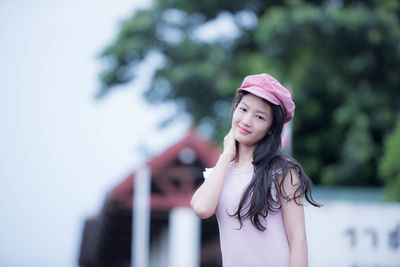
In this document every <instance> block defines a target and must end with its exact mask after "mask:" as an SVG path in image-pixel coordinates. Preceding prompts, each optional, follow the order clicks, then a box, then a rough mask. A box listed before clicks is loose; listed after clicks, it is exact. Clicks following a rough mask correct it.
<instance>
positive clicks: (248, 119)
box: [242, 112, 251, 125]
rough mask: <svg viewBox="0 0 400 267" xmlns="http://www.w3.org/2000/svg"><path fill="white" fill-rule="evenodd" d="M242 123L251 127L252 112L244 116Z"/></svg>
mask: <svg viewBox="0 0 400 267" xmlns="http://www.w3.org/2000/svg"><path fill="white" fill-rule="evenodd" d="M242 123H244V124H246V125H251V114H250V112H248V113H247V114H246V115H244V116H243V118H242Z"/></svg>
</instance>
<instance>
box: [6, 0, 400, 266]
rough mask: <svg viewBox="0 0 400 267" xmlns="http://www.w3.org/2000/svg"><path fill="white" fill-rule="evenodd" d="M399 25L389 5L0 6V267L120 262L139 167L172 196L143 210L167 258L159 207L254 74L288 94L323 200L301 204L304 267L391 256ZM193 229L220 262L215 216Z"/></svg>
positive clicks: (399, 119)
mask: <svg viewBox="0 0 400 267" xmlns="http://www.w3.org/2000/svg"><path fill="white" fill-rule="evenodd" d="M399 19H400V3H399V1H397V0H387V1H379V0H369V1H367V0H366V1H361V0H360V1H356V0H354V1H350V0H349V1H346V0H330V1H329V0H326V1H305V0H303V1H301V0H287V1H260V0H248V1H228V0H222V1H193V0H163V1H159V0H153V1H151V0H140V1H128V0H119V1H110V0H100V1H92V0H87V1H76V0H72V1H50V0H38V1H26V0H16V1H10V0H3V1H1V2H0V21H1V23H0V34H1V36H2V38H1V40H2V41H1V42H0V58H1V64H0V73H1V76H0V82H1V89H0V109H1V112H0V123H1V131H0V151H1V152H0V153H1V154H0V182H1V184H0V214H1V215H0V216H1V217H0V218H1V224H0V225H1V227H0V266H7V267H8V266H129V265H128V264H129V261H130V250H129V249H128V250H127V248H129V247H130V245H131V243H130V242H131V241H130V237H131V234H132V233H131V229H130V228H129V225H131V224H132V213H131V210H132V206H133V204H132V199H127V198H126V197H125V195H124V194H128V195H129V194H130V196H131V195H132V183H133V182H134V177H135V173H136V171H137V170H138V168H139V167H140V166H142V165H143V163H146V162H147V163H148V165H150V170H151V173H152V174H151V175H152V176H151V177H152V181H153V180H154V183H153V182H152V183H153V184H152V185H151V186H152V188H156V187H157V183H156V182H155V181H156V180H158V179H161V180H162V179H164V180H168V179H169V180H171V179H172V180H173V179H176V181H175V180H174V181H173V183H172V184H174V185H175V186H176V190H177V191H174V192H175V193H176V192H180V193H179V194H181V193H182V197H181V198H179V199H178V200H177V201H178V202H176V203H175V202H171V203H172V204H171V205H170V206H168V205H161V204H155V203H158V202H156V199H153V198H152V201H153V202H152V203H153V204H154V205H155V206H151V207H150V208H151V210H152V213H151V216H152V217H151V222H153V224H152V225H157V227H156V228H151V227H150V236H152V237H151V238H152V241H151V242H150V247H151V249H150V253H153V254H154V253H156V252H155V251H156V249H154V246H156V245H154V244H159V245H157V246H158V250H157V251H158V252H159V253H158V254H157V253H156V254H157V255H158V256H154V257H155V258H156V257H159V258H160V259H164V258H163V257H165V258H166V259H168V256H165V255H164V254H165V253H164V252H160V251H163V246H164V245H162V244H164V243H163V242H164V241H160V242H159V239H160V238H158V237H162V238H161V239H163V238H164V239H165V238H167V237H168V234H167V235H166V236H165V235H164V234H163V233H164V229H167V230H168V229H170V230H171V228H169V227H170V225H169V223H168V221H169V220H171V221H173V220H172V219H171V218H175V217H169V216H171V214H173V213H171V214H169V211H171V210H173V209H174V207H175V206H187V195H188V192H189V193H191V192H192V191H191V190H193V188H195V187H196V186H197V185H198V184H199V183H200V182H201V171H202V169H203V168H204V167H210V165H212V163H213V160H214V159H215V157H216V155H218V152H217V151H218V148H219V144H220V142H221V140H222V137H223V136H224V135H225V133H226V132H227V130H228V127H229V125H230V106H231V102H232V99H233V96H234V92H235V89H236V88H238V87H239V86H240V84H241V82H242V80H243V78H244V77H245V76H246V75H248V74H256V73H270V74H271V75H273V76H274V77H276V78H277V79H278V80H280V81H281V82H282V84H284V85H285V86H287V87H289V88H290V89H291V90H292V91H293V98H294V101H295V103H296V113H295V117H294V120H293V123H292V125H291V129H292V136H293V137H292V138H291V137H289V139H290V142H289V145H288V147H286V149H287V151H288V152H291V153H292V154H293V156H294V157H295V158H296V159H297V160H298V161H299V162H300V163H301V164H302V165H303V167H304V169H305V171H306V172H307V173H308V175H309V176H310V177H311V179H312V180H313V182H314V184H315V191H314V192H315V193H314V195H315V198H316V199H317V200H318V201H320V202H322V203H323V204H325V207H323V208H321V209H312V208H308V207H307V209H306V211H307V213H308V214H309V216H308V217H307V220H308V221H307V224H308V228H307V231H308V235H309V243H310V253H311V252H312V253H313V254H312V255H314V256H312V255H311V256H310V264H311V266H400V248H399V246H400V245H399V244H400V204H399V203H398V202H399V201H400V164H399V158H400V113H399V111H400V23H399ZM194 132H195V133H194ZM203 142H206V143H203ZM205 144H206V145H205ZM204 146H206V147H209V148H210V150H209V152H208V154H207V153H206V152H205V151H204V149H201V147H204ZM186 148H190V149H191V150H185V149H186ZM182 151H183V152H182ZM211 151H213V152H211ZM182 155H183V156H182ZM190 155H192V157H193V155H196V156H194V157H193V159H192V160H187V159H188V158H189V159H190V157H191V156H190ZM207 155H208V156H207ZM168 158H169V159H170V160H166V159H168ZM171 159H176V161H171ZM173 168H175V169H173ZM189 169H190V175H189V176H190V177H192V178H190V179H192V180H191V185H192V186H193V187H190V189H189V191H187V188H188V187H185V186H183V185H184V184H185V183H186V182H184V178H182V179H183V180H180V179H181V178H179V177H180V176H179V175H180V174H179V173H183V171H187V170H189ZM165 170H170V171H171V173H170V174H169V175H167V176H165V177H164V176H162V175H161V173H165ZM153 174H154V175H153ZM171 177H172V178H171ZM178 178H179V179H178ZM186 178H187V177H186ZM178 180H179V181H178ZM129 181H130V184H129V183H127V182H129ZM181 184H183V185H182V186H178V185H181ZM158 186H160V188H159V189H160V192H162V193H165V192H166V191H165V192H164V191H163V190H164V189H163V188H164V187H163V186H162V185H160V184H158ZM165 188H166V187H165ZM152 190H153V191H154V189H152ZM165 190H166V189H165ZM179 190H181V191H179ZM182 190H183V191H184V192H183V191H182ZM185 190H186V191H185ZM153 191H151V193H152V196H153V194H157V193H160V192H155V191H154V192H153ZM168 192H169V193H171V191H168ZM189 195H190V194H189ZM162 202H163V201H162V200H161V203H162ZM173 203H175V204H173ZM157 205H158V206H157ZM110 210H111V213H112V214H117V215H116V216H117V217H118V218H119V219H118V220H117V221H118V223H117V224H116V225H117V226H110V225H113V224H108V226H107V227H110V228H107V227H106V226H105V225H106V222H107V220H108V219H107V218H108V217H107V216H109V214H108V213H107V212H109V211H110ZM155 211H157V212H158V213H157V214H158V215H159V217H157V216H156V217H157V218H161V219H160V221H158V224H157V223H154V220H155V217H154V216H155V213H153V212H155ZM124 212H125V213H124ZM107 214H108V215H107ZM160 214H161V215H160ZM110 216H111V215H110ZM112 216H114V215H112ZM174 216H175V215H174ZM113 218H114V217H113ZM178 218H179V217H178ZM114 219H115V218H114ZM114 219H113V220H114ZM113 222H114V221H113ZM197 223H198V222H197ZM118 225H119V226H118ZM121 225H123V226H121ZM121 227H122V228H123V229H125V228H126V231H121V232H120V233H119V234H121V236H122V237H123V238H122V239H124V238H125V239H126V238H127V239H126V240H125V239H124V241H123V242H122V241H121V242H122V243H118V245H116V247H115V246H114V248H112V249H111V248H107V247H104V244H107V239H105V238H104V237H108V236H115V235H116V234H115V232H113V231H114V230H115V229H122V228H121ZM124 227H125V228H124ZM200 228H201V229H203V232H202V234H201V238H200V239H201V241H199V242H201V245H200V246H199V248H201V252H199V253H200V254H199V255H200V256H199V257H200V260H199V262H200V261H201V262H202V263H203V264H202V265H203V266H218V264H219V263H218V260H219V256H218V244H216V245H215V242H214V241H215V238H214V237H215V232H214V230H210V232H208V233H209V234H207V235H205V234H204V229H215V222H213V221H210V222H202V223H201V227H200ZM90 229H92V230H90ZM93 229H96V230H93ZM99 229H100V230H99ZM110 229H112V230H110ZM167 230H166V231H167ZM88 231H89V232H90V233H91V234H88ZM109 231H111V232H109ZM152 231H153V232H152ZM154 231H156V232H154ZM94 232H95V234H93V233H94ZM85 236H86V237H87V238H88V239H87V240H89V241H88V242H89V243H85V242H84V239H85V238H84V237H85ZM163 236H164V237H163ZM161 239H160V240H161ZM167 239H168V238H167ZM206 239H207V240H208V239H209V240H211V241H210V242H209V243H207V244H205V243H204V242H205V240H206ZM112 242H114V241H112ZM118 242H119V241H118ZM157 242H159V243H157ZM165 242H167V241H165ZM213 242H214V243H213ZM84 244H86V245H87V244H89V245H88V247H91V248H92V250H91V251H87V250H86V248H87V246H86V247H85V245H84ZM160 244H161V245H160ZM213 244H214V245H215V246H214V247H213ZM118 246H120V247H118ZM167 247H168V246H167ZM119 248H120V249H119ZM152 249H153V250H152ZM165 249H167V248H165ZM207 249H208V250H207ZM109 251H124V252H123V253H122V254H123V255H122V254H121V255H120V254H113V253H114V252H113V253H109ZM210 251H211V252H210ZM212 251H217V252H215V253H214V254H213V253H212ZM163 253H164V254H163ZM205 253H206V254H205ZM207 253H211V254H207ZM321 253H322V254H321ZM153 254H152V255H153ZM161 254H162V255H164V256H159V255H161ZM104 255H107V256H106V257H105V256H104ZM116 255H117V256H116ZM207 255H212V257H214V258H215V262H214V263H205V262H203V260H202V259H203V258H204V257H206V256H207ZM315 255H319V256H315ZM365 255H367V256H365ZM116 257H119V259H120V260H115V258H116ZM169 258H171V256H170V257H169ZM214 258H213V259H214ZM121 259H123V260H121ZM117 261H119V263H116V262H117ZM106 262H107V263H106ZM151 264H153V266H168V264H165V263H164V264H163V263H159V265H157V264H156V263H155V261H153V262H152V263H151ZM207 264H208V265H207ZM211 264H214V265H211ZM187 267H189V266H187Z"/></svg>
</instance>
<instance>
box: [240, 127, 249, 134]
mask: <svg viewBox="0 0 400 267" xmlns="http://www.w3.org/2000/svg"><path fill="white" fill-rule="evenodd" d="M238 128H239V131H240V132H241V133H242V134H249V133H251V132H250V131H249V130H247V129H245V128H242V127H240V126H238Z"/></svg>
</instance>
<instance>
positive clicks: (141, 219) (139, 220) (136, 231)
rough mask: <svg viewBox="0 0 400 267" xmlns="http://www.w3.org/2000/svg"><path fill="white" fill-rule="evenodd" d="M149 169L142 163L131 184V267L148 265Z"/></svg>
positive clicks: (146, 266) (145, 266)
mask: <svg viewBox="0 0 400 267" xmlns="http://www.w3.org/2000/svg"><path fill="white" fill-rule="evenodd" d="M150 180H151V176H150V170H149V168H148V167H147V165H144V166H143V167H142V168H140V169H139V170H138V172H137V173H136V176H135V181H134V183H132V184H133V205H132V209H133V210H132V251H131V267H148V266H149V237H150V231H149V230H150V227H149V225H150V186H151V184H150Z"/></svg>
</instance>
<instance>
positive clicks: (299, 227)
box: [280, 170, 308, 267]
mask: <svg viewBox="0 0 400 267" xmlns="http://www.w3.org/2000/svg"><path fill="white" fill-rule="evenodd" d="M290 175H292V177H290ZM299 184H300V180H299V177H298V175H297V173H296V171H295V170H291V171H290V173H288V174H287V177H286V178H285V179H284V181H283V189H284V191H285V192H284V193H285V194H286V195H287V196H289V197H290V198H293V196H294V192H295V191H296V189H297V188H298V187H299ZM280 201H281V204H282V218H283V223H284V225H285V230H286V236H287V239H288V241H289V247H290V267H307V266H308V245H307V236H306V228H305V219H304V207H303V206H302V205H299V204H297V203H296V202H295V201H294V199H292V200H290V201H287V200H286V199H284V198H283V197H280ZM297 202H298V203H302V201H301V199H297Z"/></svg>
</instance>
